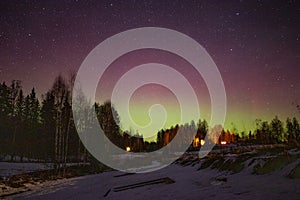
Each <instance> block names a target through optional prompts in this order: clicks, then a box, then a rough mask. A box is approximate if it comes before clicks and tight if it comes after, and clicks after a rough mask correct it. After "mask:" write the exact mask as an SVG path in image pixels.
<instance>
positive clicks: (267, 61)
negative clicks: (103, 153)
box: [0, 0, 300, 131]
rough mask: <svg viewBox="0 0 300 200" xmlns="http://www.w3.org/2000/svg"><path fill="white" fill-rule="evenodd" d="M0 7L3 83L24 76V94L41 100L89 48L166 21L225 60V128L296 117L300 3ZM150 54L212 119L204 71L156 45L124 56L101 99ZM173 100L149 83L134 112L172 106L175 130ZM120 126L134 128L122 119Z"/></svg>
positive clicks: (104, 84)
mask: <svg viewBox="0 0 300 200" xmlns="http://www.w3.org/2000/svg"><path fill="white" fill-rule="evenodd" d="M0 13H1V14H0V16H1V17H0V48H1V49H0V81H1V82H2V81H6V82H10V81H11V80H14V79H19V80H22V85H23V88H24V90H25V91H26V92H29V90H30V89H31V88H32V87H35V88H36V90H37V92H38V94H39V96H41V95H42V94H43V93H45V92H46V91H47V90H48V89H49V88H50V87H51V85H52V83H53V81H54V78H55V77H56V76H57V75H58V74H59V73H62V74H68V73H69V72H70V71H75V72H76V71H77V70H78V68H79V67H80V65H81V63H82V62H83V60H84V58H85V57H86V56H87V54H88V53H89V52H90V51H91V50H92V49H93V48H94V47H95V46H96V45H98V44H99V43H100V42H102V41H103V40H105V39H106V38H108V37H110V36H112V35H114V34H117V33H119V32H122V31H125V30H128V29H132V28H138V27H164V28H169V29H173V30H177V31H179V32H182V33H184V34H186V35H188V36H190V37H192V38H193V39H195V40H196V41H197V42H199V43H200V44H201V45H202V46H203V47H204V48H205V49H206V50H207V52H208V53H209V54H210V56H211V57H212V58H213V60H214V62H215V63H216V65H217V66H218V68H219V71H220V73H221V75H222V77H223V81H224V84H225V88H226V93H227V101H228V107H227V118H226V123H225V128H228V129H231V128H232V127H233V126H236V128H237V129H238V130H239V131H244V130H246V131H248V130H249V129H251V128H254V120H255V119H256V118H260V119H263V120H270V119H271V118H273V117H274V116H275V115H278V116H279V117H280V118H281V119H282V120H285V118H286V117H287V116H291V117H293V116H296V117H298V118H299V113H297V109H296V105H297V104H299V103H300V93H299V89H300V84H299V83H300V80H299V75H300V66H299V64H300V54H299V52H300V41H299V40H300V29H299V27H300V23H299V22H300V21H299V20H300V3H299V2H296V1H242V0H241V1H226V2H225V1H224V2H223V1H175V0H171V1H142V0H141V1H101V2H100V1H99V2H98V1H0ZM153 60H155V61H157V62H158V61H160V62H161V63H165V64H169V65H172V66H173V67H174V68H176V67H177V68H178V70H180V72H181V73H183V74H185V76H186V77H188V79H189V80H190V81H191V84H192V86H193V87H194V89H195V90H196V93H197V96H198V99H199V100H200V109H201V112H202V116H204V117H205V118H209V109H210V101H209V96H208V92H207V88H206V86H205V83H204V82H203V80H202V79H201V77H197V76H194V74H195V73H194V71H193V70H190V69H191V67H190V66H188V65H189V63H187V62H185V61H184V60H182V59H180V58H178V57H176V56H174V55H172V54H170V53H167V52H160V51H158V50H152V51H151V50H141V51H138V52H131V53H129V54H128V55H124V56H122V57H120V58H119V59H117V60H116V61H115V62H114V63H113V64H112V65H111V66H110V68H109V70H108V71H107V73H106V76H105V77H104V78H103V79H101V81H100V83H99V86H98V88H99V90H98V100H99V101H100V102H101V101H102V102H103V101H104V100H105V99H107V98H109V94H110V93H109V91H110V90H111V89H112V88H113V83H115V81H116V80H117V79H118V77H120V76H121V75H122V73H125V72H126V70H128V69H130V68H132V67H134V66H136V65H139V64H143V63H146V62H149V61H153ZM188 69H189V70H188ZM174 98H175V96H174V94H172V93H171V92H169V91H168V89H167V88H164V87H161V86H158V85H147V86H145V87H142V88H140V89H139V90H138V91H136V93H135V95H134V97H132V102H131V104H132V107H133V109H132V112H133V115H134V112H135V116H137V118H139V119H141V112H144V107H143V106H144V105H146V106H149V105H150V104H152V103H154V102H155V101H156V100H158V101H161V102H163V103H162V104H166V109H167V110H170V112H173V114H171V116H172V117H171V119H170V121H169V123H168V124H167V126H169V125H171V124H172V123H176V121H177V120H178V117H177V116H176V113H177V114H178V112H179V111H178V108H177V107H178V102H177V101H176V99H174ZM134 106H136V108H135V109H134ZM201 106H202V107H201ZM139 111H141V112H139ZM120 115H121V116H122V113H121V114H120ZM142 116H145V121H147V120H149V119H147V115H142ZM142 119H144V118H143V117H142ZM145 121H143V120H141V122H140V123H141V124H143V123H144V122H145ZM121 123H122V117H121ZM232 123H234V125H232ZM122 126H123V128H125V129H126V128H128V127H126V124H124V122H123V124H122Z"/></svg>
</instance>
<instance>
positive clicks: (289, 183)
mask: <svg viewBox="0 0 300 200" xmlns="http://www.w3.org/2000/svg"><path fill="white" fill-rule="evenodd" d="M196 169H197V168H196V167H190V166H187V167H182V166H180V165H175V164H173V165H171V166H169V167H166V168H164V169H162V170H159V171H155V172H151V173H147V174H133V175H125V176H118V175H122V174H124V173H122V172H117V171H114V172H105V173H102V174H98V175H90V176H85V177H78V178H72V179H68V180H64V181H61V183H59V184H57V185H54V186H53V185H52V186H46V185H45V186H44V188H42V189H38V190H36V191H31V192H27V193H22V194H20V195H17V196H13V197H10V198H13V199H156V200H157V199H201V198H205V199H223V200H224V199H273V200H274V199H285V198H286V199H289V200H293V199H295V200H296V199H299V197H300V179H289V178H286V177H284V176H280V175H277V174H268V175H251V174H249V173H247V172H241V173H237V174H231V175H230V174H229V173H228V172H218V171H215V170H211V169H205V170H200V171H197V170H196ZM116 176H117V177H116ZM164 177H169V178H170V179H172V180H174V181H175V183H170V184H166V183H158V184H153V185H146V186H143V187H137V188H134V189H128V190H123V191H116V190H115V191H114V188H116V187H120V186H126V185H130V184H135V183H139V182H145V181H149V180H155V179H160V178H164ZM109 190H110V192H108V191H109ZM105 194H107V196H106V197H104V196H105Z"/></svg>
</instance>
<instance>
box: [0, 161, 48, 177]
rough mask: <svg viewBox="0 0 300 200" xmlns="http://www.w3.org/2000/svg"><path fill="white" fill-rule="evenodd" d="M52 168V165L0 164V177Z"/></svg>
mask: <svg viewBox="0 0 300 200" xmlns="http://www.w3.org/2000/svg"><path fill="white" fill-rule="evenodd" d="M51 168H53V164H52V163H16V162H13V163H11V162H0V177H9V176H12V175H16V174H23V173H28V172H33V171H38V170H46V169H51Z"/></svg>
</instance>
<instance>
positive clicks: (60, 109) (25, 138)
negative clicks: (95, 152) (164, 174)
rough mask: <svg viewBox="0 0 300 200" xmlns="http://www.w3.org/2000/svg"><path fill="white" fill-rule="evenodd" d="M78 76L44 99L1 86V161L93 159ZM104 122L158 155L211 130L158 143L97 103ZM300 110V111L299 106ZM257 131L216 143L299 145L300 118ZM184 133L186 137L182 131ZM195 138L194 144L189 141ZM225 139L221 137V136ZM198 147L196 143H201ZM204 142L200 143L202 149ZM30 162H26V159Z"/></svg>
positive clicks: (261, 125) (62, 163)
mask: <svg viewBox="0 0 300 200" xmlns="http://www.w3.org/2000/svg"><path fill="white" fill-rule="evenodd" d="M74 79H75V75H74V74H71V75H70V76H69V77H68V78H65V77H63V76H61V75H59V76H58V77H56V79H55V81H54V83H53V85H52V87H51V88H50V89H49V90H48V91H47V92H46V93H45V94H42V97H41V99H39V98H38V97H37V95H36V91H35V89H34V88H32V90H31V91H30V93H29V94H25V93H24V92H23V89H22V84H21V81H18V80H14V81H12V82H11V83H10V84H7V83H5V82H3V83H1V84H0V121H1V123H0V159H1V160H3V159H5V160H10V161H24V159H27V160H28V159H29V160H31V161H43V162H54V163H55V169H57V171H58V172H63V171H64V169H65V168H66V164H67V163H68V162H86V161H88V160H89V159H90V158H91V156H90V155H89V154H88V152H87V151H86V149H85V148H84V146H83V145H82V143H81V140H80V139H79V137H78V134H77V132H76V128H75V124H74V119H73V114H72V89H73V84H74ZM93 109H94V110H95V111H96V115H97V117H98V121H99V124H100V126H101V128H102V129H103V130H104V132H105V134H106V135H107V137H108V138H109V139H110V140H111V141H112V142H113V143H115V144H116V145H118V146H119V147H120V148H122V149H124V150H125V149H126V148H127V147H130V151H135V152H142V151H154V150H157V149H160V148H161V147H163V146H165V145H167V144H168V143H170V142H171V141H172V139H173V138H174V137H175V135H176V134H179V135H180V137H181V138H180V141H183V142H190V144H191V147H190V149H193V147H199V146H201V144H200V143H199V142H196V139H197V141H200V140H204V139H205V137H206V135H207V133H208V132H210V129H211V128H210V127H209V126H208V123H207V121H206V120H199V121H198V122H197V123H195V122H194V121H191V122H190V123H186V124H184V125H175V126H173V127H171V128H169V129H162V130H160V131H159V132H158V133H157V140H156V142H147V141H144V139H143V136H141V135H139V134H138V133H136V134H133V133H132V132H133V131H122V130H121V129H120V126H119V122H120V120H119V116H118V113H117V111H116V110H115V109H114V108H113V106H112V105H111V103H110V102H105V103H104V104H101V105H100V104H99V103H95V104H94V106H93ZM297 109H299V107H297ZM255 123H256V129H255V130H254V131H253V132H251V131H250V132H249V134H245V133H243V132H242V133H240V134H239V133H238V132H237V131H236V130H234V131H229V130H227V131H225V130H224V129H222V131H221V134H220V137H217V136H214V135H213V136H212V137H211V138H210V140H211V141H212V142H214V143H220V141H221V140H224V141H227V142H228V143H234V142H248V143H254V144H275V143H289V144H293V145H295V144H296V145H298V144H299V141H300V127H299V122H298V120H297V119H296V118H295V117H294V118H287V119H286V121H285V123H284V122H282V121H281V120H280V119H279V118H278V117H277V116H276V117H275V118H274V119H273V120H271V121H270V122H268V121H262V120H256V121H255ZM178 132H181V133H178ZM191 134H192V135H195V137H194V139H193V140H190V138H188V137H185V136H186V135H191ZM218 136H219V135H218ZM195 144H196V145H195ZM199 144H200V145H199ZM178 145H181V144H178ZM25 161H26V160H25Z"/></svg>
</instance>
